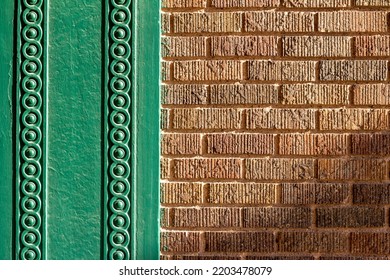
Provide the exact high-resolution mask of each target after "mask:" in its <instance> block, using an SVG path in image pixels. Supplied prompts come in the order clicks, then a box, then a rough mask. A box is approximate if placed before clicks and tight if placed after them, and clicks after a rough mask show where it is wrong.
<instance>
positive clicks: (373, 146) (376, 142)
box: [352, 133, 390, 156]
mask: <svg viewBox="0 0 390 280" xmlns="http://www.w3.org/2000/svg"><path fill="white" fill-rule="evenodd" d="M352 154H356V155H383V156H388V155H390V134H371V133H370V134H352Z"/></svg>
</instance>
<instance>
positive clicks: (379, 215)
mask: <svg viewBox="0 0 390 280" xmlns="http://www.w3.org/2000/svg"><path fill="white" fill-rule="evenodd" d="M316 214H317V226H318V227H329V228H330V227H341V228H343V227H381V226H383V225H384V223H385V209H384V208H374V207H337V208H319V209H317V210H316Z"/></svg>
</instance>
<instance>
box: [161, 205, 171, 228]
mask: <svg viewBox="0 0 390 280" xmlns="http://www.w3.org/2000/svg"><path fill="white" fill-rule="evenodd" d="M169 224H170V217H169V208H164V207H162V208H161V209H160V225H161V227H162V228H166V227H167V226H168V225H169Z"/></svg>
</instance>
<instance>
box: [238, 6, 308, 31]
mask: <svg viewBox="0 0 390 280" xmlns="http://www.w3.org/2000/svg"><path fill="white" fill-rule="evenodd" d="M244 20H245V23H244V27H245V31H249V32H253V31H260V32H313V31H314V30H315V29H314V13H308V12H305V13H302V12H275V11H265V12H246V13H245V14H244Z"/></svg>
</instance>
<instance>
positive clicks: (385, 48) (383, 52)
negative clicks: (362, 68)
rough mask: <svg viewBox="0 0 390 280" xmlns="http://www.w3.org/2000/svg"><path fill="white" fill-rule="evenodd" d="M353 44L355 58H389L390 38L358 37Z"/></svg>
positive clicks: (379, 36) (377, 36)
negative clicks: (354, 45)
mask: <svg viewBox="0 0 390 280" xmlns="http://www.w3.org/2000/svg"><path fill="white" fill-rule="evenodd" d="M389 3H390V1H389ZM355 44H356V55H357V56H390V36H382V35H376V36H359V37H356V43H355Z"/></svg>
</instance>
